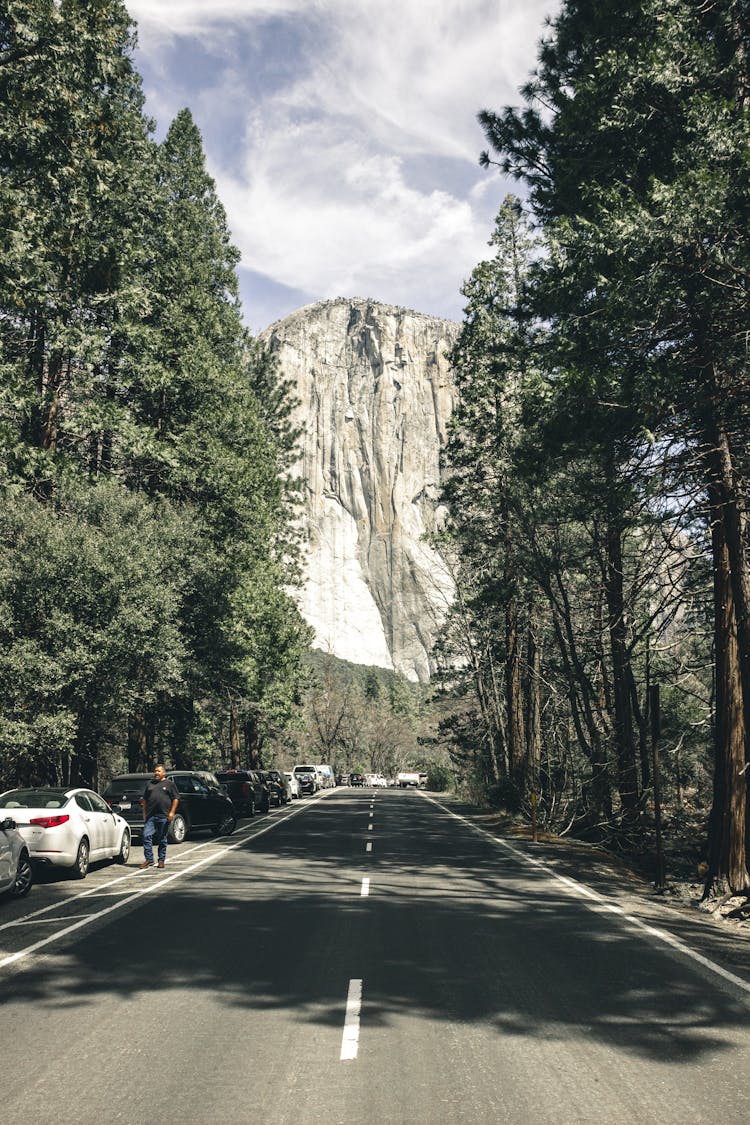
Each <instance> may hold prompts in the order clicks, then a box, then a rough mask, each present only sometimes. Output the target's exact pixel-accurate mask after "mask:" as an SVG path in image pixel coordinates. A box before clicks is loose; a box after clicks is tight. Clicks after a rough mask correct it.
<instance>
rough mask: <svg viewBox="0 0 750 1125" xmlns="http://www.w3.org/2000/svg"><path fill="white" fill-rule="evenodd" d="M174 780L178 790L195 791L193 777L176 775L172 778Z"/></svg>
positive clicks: (182, 791) (181, 791)
mask: <svg viewBox="0 0 750 1125" xmlns="http://www.w3.org/2000/svg"><path fill="white" fill-rule="evenodd" d="M172 780H173V781H174V783H175V785H176V786H177V789H178V792H180V793H192V792H194V790H193V779H192V777H174V778H172Z"/></svg>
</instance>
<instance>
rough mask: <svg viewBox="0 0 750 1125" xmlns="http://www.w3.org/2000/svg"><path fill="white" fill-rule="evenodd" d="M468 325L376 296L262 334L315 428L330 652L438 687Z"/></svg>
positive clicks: (308, 532) (309, 524) (298, 317)
mask: <svg viewBox="0 0 750 1125" xmlns="http://www.w3.org/2000/svg"><path fill="white" fill-rule="evenodd" d="M457 331H458V326H457V325H455V324H453V323H451V322H450V321H445V320H438V319H435V318H434V317H429V316H423V315H421V314H419V313H415V312H409V311H407V310H405V309H400V308H394V307H392V306H389V305H381V304H379V303H378V302H376V301H370V300H360V299H354V300H347V299H338V300H335V301H321V302H319V303H318V304H315V305H309V306H308V307H306V308H303V309H300V310H299V311H298V312H295V313H292V315H291V316H288V317H286V318H285V319H284V320H280V321H278V322H277V323H276V324H273V325H271V327H270V328H267V329H266V331H265V332H264V333H262V338H263V339H264V340H265V341H266V343H268V344H270V346H271V347H272V348H273V349H274V350H275V351H276V353H277V354H278V357H279V360H280V363H281V367H282V370H283V372H284V374H285V376H286V377H287V378H289V379H291V380H293V382H294V383H296V387H297V394H298V397H299V399H300V407H299V419H298V420H299V422H300V424H301V425H302V426H303V427H304V441H303V456H302V464H301V466H300V473H301V475H302V477H303V479H304V481H305V485H306V504H305V511H304V517H303V518H304V524H305V538H306V544H307V558H306V581H305V585H304V589H303V590H302V592H301V596H300V609H301V611H302V613H303V615H304V616H305V618H306V619H307V621H308V622H309V623H310V624H311V625H312V626H313V627H314V629H315V633H316V644H317V645H318V647H320V648H322V649H324V650H326V651H328V652H332V653H333V654H335V655H336V656H339V657H341V658H343V659H345V660H350V661H353V662H355V663H358V664H375V665H380V666H382V667H386V668H395V669H396V670H398V671H400V672H402V673H404V674H405V675H406V676H408V677H409V678H410V679H412V680H417V679H418V680H423V681H425V680H427V679H429V676H430V671H431V650H432V645H433V642H434V639H435V635H436V632H437V629H438V627H439V625H440V623H441V621H442V619H443V617H444V615H445V611H446V609H447V607H448V605H449V604H450V601H451V599H452V594H453V588H452V584H451V581H450V579H449V577H448V576H447V574H446V573H445V570H444V568H443V566H442V564H441V562H440V559H439V558H438V556H437V555H436V554H435V552H434V551H433V550H432V549H431V548H430V547H429V546H428V544H427V543H426V542H424V540H423V537H424V535H425V533H426V532H430V531H432V530H434V529H435V527H436V526H437V523H438V522H439V520H440V518H441V512H440V509H439V507H438V503H437V500H438V486H439V481H440V448H441V445H442V444H443V443H444V441H445V437H446V423H447V421H448V418H449V417H450V414H451V411H452V408H453V398H454V390H453V383H452V380H451V376H450V371H449V365H448V361H447V359H446V352H447V351H448V349H449V348H450V346H451V344H452V343H453V341H454V340H455V337H456V333H457Z"/></svg>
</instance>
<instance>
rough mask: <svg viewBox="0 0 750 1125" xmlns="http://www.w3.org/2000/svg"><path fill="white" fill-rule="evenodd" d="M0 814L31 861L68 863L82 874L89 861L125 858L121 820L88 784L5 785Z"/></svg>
mask: <svg viewBox="0 0 750 1125" xmlns="http://www.w3.org/2000/svg"><path fill="white" fill-rule="evenodd" d="M4 810H7V812H4ZM6 815H8V816H12V818H13V820H15V822H16V824H17V826H18V831H19V832H20V833H21V835H22V836H23V838H24V840H25V841H26V846H27V847H28V849H29V854H30V856H31V859H32V860H33V861H34V862H35V863H39V864H51V865H52V866H54V867H68V868H70V872H71V874H72V875H74V876H75V877H76V878H78V879H83V878H85V876H86V873H87V872H88V869H89V864H90V863H91V862H92V860H97V859H116V860H117V861H118V863H127V861H128V856H129V855H130V828H129V827H128V823H127V821H126V820H124V819H123V818H122V817H121V816H118V814H117V813H116V812H113V811H112V809H111V808H110V807H109V805H108V804H107V802H106V801H105V800H104V799H103V798H102V797H100V796H99V794H98V793H94V792H93V790H91V789H79V788H77V787H74V788H68V789H58V788H53V787H52V786H44V787H43V788H37V789H9V790H8V792H7V793H2V794H0V819H2V818H3V816H6Z"/></svg>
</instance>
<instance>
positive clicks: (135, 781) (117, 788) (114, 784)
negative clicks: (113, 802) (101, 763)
mask: <svg viewBox="0 0 750 1125" xmlns="http://www.w3.org/2000/svg"><path fill="white" fill-rule="evenodd" d="M148 780H149V778H148V776H145V775H144V776H143V777H114V778H113V779H112V780H111V781H110V783H109V785H108V786H107V788H106V789H105V790H104V792H105V793H106V794H107V796H108V797H124V796H125V795H126V794H128V795H131V796H132V794H134V793H136V794H137V795H138V796H139V797H140V796H141V795H142V793H143V790H144V789H145V787H146V782H147V781H148Z"/></svg>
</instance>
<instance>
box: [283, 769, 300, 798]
mask: <svg viewBox="0 0 750 1125" xmlns="http://www.w3.org/2000/svg"><path fill="white" fill-rule="evenodd" d="M284 777H285V778H286V781H287V785H288V786H289V792H290V793H291V795H292V798H293V799H294V800H296V799H297V798H298V797H300V796H301V794H300V791H299V781H298V779H297V775H296V774H293V773H292V772H291V770H284Z"/></svg>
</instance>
